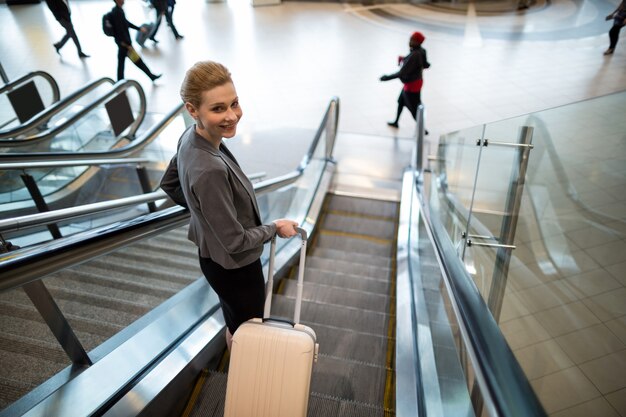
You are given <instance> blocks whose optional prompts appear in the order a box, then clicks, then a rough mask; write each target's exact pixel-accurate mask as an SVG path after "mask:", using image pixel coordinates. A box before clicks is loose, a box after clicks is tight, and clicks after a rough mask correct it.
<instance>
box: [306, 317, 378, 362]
mask: <svg viewBox="0 0 626 417" xmlns="http://www.w3.org/2000/svg"><path fill="white" fill-rule="evenodd" d="M310 326H311V327H312V328H313V329H315V334H316V335H317V340H318V341H319V344H320V353H322V354H324V355H327V356H332V357H337V358H343V359H348V360H354V361H360V362H367V363H372V364H375V365H379V366H385V365H386V362H387V346H388V342H389V339H388V338H387V337H385V336H380V335H375V334H371V333H363V332H356V331H354V330H350V329H345V328H340V327H335V326H328V325H322V324H319V323H310Z"/></svg>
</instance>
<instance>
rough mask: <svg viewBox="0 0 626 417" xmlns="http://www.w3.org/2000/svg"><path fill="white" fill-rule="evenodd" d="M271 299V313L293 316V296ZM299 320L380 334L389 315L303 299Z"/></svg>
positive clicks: (280, 315)
mask: <svg viewBox="0 0 626 417" xmlns="http://www.w3.org/2000/svg"><path fill="white" fill-rule="evenodd" d="M272 300H273V301H272V315H275V316H278V317H285V318H292V317H293V311H294V307H295V299H294V298H291V297H286V296H284V295H274V297H273V299H272ZM301 320H302V322H303V323H305V324H307V323H308V322H312V323H320V324H325V325H331V326H337V327H343V328H346V329H354V330H355V331H358V332H367V333H374V334H381V335H382V334H386V332H387V323H388V322H389V315H388V314H386V313H380V312H377V311H370V310H362V309H358V308H352V307H345V306H338V305H333V304H323V303H315V302H311V301H303V302H302V313H301ZM313 330H315V329H313Z"/></svg>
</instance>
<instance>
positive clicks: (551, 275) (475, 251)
mask: <svg viewBox="0 0 626 417" xmlns="http://www.w3.org/2000/svg"><path fill="white" fill-rule="evenodd" d="M625 112H626V93H618V94H613V95H609V96H606V97H601V98H598V99H593V100H587V101H584V102H579V103H574V104H571V105H567V106H563V107H559V108H554V109H550V110H545V111H541V112H537V113H533V114H530V115H524V116H520V117H516V118H513V119H507V120H503V121H500V122H497V123H491V124H488V125H486V126H485V137H486V138H488V139H490V140H493V141H502V142H516V141H517V138H518V136H519V134H520V128H521V127H522V126H530V127H532V128H533V132H532V142H533V145H534V147H533V149H532V150H531V151H530V154H529V159H528V167H527V168H528V170H527V173H526V176H525V184H524V189H523V193H522V197H521V204H520V207H519V213H518V218H517V219H516V228H515V234H514V241H513V244H514V246H515V249H512V250H510V251H509V253H510V261H509V262H507V263H506V264H502V262H501V261H502V259H503V255H505V254H506V250H503V249H502V248H494V247H485V246H471V247H469V248H467V249H466V252H465V265H466V268H467V270H468V271H469V272H470V273H471V274H472V276H473V277H474V280H475V283H476V285H477V287H478V288H479V290H480V292H481V294H482V295H483V297H484V298H485V300H486V301H488V303H489V305H490V307H492V306H497V305H500V306H501V307H500V308H499V309H498V308H496V309H494V310H493V311H495V312H496V314H495V316H496V319H497V320H498V321H499V324H500V327H501V329H502V332H503V334H504V335H505V337H506V339H507V341H508V343H509V345H510V347H511V348H512V350H513V351H514V353H515V355H516V356H517V358H518V359H519V361H520V364H521V365H522V368H523V369H524V371H525V372H526V375H527V376H528V378H529V380H530V381H531V384H532V385H533V387H534V389H535V390H536V392H537V395H538V396H539V398H540V400H541V401H542V403H543V405H544V407H545V408H546V411H547V412H548V413H549V414H550V415H553V414H554V415H556V414H558V413H559V412H560V413H562V414H558V415H567V413H568V412H570V411H571V412H574V411H575V409H576V406H577V404H578V403H580V402H586V401H589V400H590V399H593V398H601V399H602V402H605V403H608V404H613V403H612V401H615V398H616V397H615V395H617V394H616V393H619V392H622V393H623V392H624V390H625V389H626V378H624V377H623V375H624V373H623V372H621V371H619V375H620V377H616V375H617V374H616V372H617V371H616V370H617V369H620V370H622V369H624V364H625V363H626V333H625V329H626V321H625V318H626V279H625V278H624V277H626V197H625V196H626V193H624V190H626V147H625V146H624V145H625V144H626V136H624V132H625V131H626V118H624V117H623V115H624V114H625ZM444 139H445V138H444ZM444 149H445V147H444ZM454 157H456V154H455V153H452V154H451V155H450V156H449V157H448V156H446V158H449V159H451V158H454ZM516 165H518V161H517V150H516V149H514V148H507V147H498V146H491V145H490V146H488V147H487V148H485V149H484V150H483V153H482V156H481V161H480V170H479V175H478V180H477V183H476V199H475V205H474V209H475V210H474V212H473V214H472V222H471V228H470V233H471V234H477V235H482V234H485V235H491V236H493V237H494V238H495V239H493V240H492V241H491V243H499V242H500V239H501V236H502V235H503V234H505V233H506V230H502V225H503V224H504V215H505V214H506V213H505V211H506V202H507V195H508V192H509V189H510V188H511V184H510V179H511V177H512V174H513V173H515V166H516ZM446 168H447V169H449V166H446ZM460 168H462V167H460ZM470 168H471V167H469V168H467V169H464V170H463V172H455V173H450V172H446V173H445V175H446V176H447V177H463V176H470V175H471V174H472V173H473V172H474V171H472V170H471V169H470ZM438 175H439V176H440V177H441V176H442V175H444V174H443V173H441V172H438ZM462 191H463V190H462V189H461V194H462ZM439 195H440V196H441V195H442V193H441V192H439ZM462 195H463V194H462ZM461 198H462V197H459V199H461ZM448 207H450V204H447V205H446V204H443V203H442V204H439V205H438V207H436V208H435V209H440V210H447V209H448ZM509 214H515V213H509ZM447 215H448V216H453V215H456V216H460V217H461V218H460V219H458V220H457V222H459V223H462V222H463V221H466V219H463V214H462V213H461V212H457V213H456V214H452V213H448V214H447ZM454 239H456V236H455V237H454V238H453V240H454ZM483 242H485V243H489V242H487V241H483ZM498 259H500V261H498ZM498 285H500V286H501V289H500V290H499V291H498V290H496V289H495V287H497V286H498ZM557 387H559V388H560V389H565V390H574V389H575V390H576V393H577V394H576V398H573V397H571V396H568V397H567V398H565V397H563V398H558V399H556V398H554V396H553V395H552V393H553V392H554V391H553V390H555V389H557Z"/></svg>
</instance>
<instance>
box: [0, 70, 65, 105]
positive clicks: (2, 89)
mask: <svg viewBox="0 0 626 417" xmlns="http://www.w3.org/2000/svg"><path fill="white" fill-rule="evenodd" d="M35 77H42V78H43V79H45V80H46V81H48V82H49V83H50V87H52V102H53V103H56V102H57V101H59V99H60V98H61V93H60V91H59V84H58V83H57V81H56V80H55V79H54V77H53V76H52V75H50V74H48V73H47V72H45V71H32V72H29V73H28V74H26V75H24V76H23V77H20V78H18V79H17V80H13V81H10V82H8V83H6V84H5V85H3V86H2V87H0V94H4V93H6V92H9V91H11V90H13V89H14V88H15V87H17V86H18V85H20V84H24V83H25V82H26V81H28V80H30V79H31V78H35Z"/></svg>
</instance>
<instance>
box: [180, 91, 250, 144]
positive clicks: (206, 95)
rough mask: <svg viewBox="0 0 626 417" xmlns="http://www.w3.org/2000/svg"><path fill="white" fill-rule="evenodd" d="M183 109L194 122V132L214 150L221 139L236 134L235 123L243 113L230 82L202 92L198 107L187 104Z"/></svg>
mask: <svg viewBox="0 0 626 417" xmlns="http://www.w3.org/2000/svg"><path fill="white" fill-rule="evenodd" d="M185 107H186V108H187V111H189V114H190V115H191V117H193V118H194V119H195V120H196V132H197V133H198V134H199V135H200V136H202V137H203V138H205V139H207V140H208V141H209V142H210V143H211V144H213V145H214V146H215V147H216V148H217V147H219V144H220V142H221V140H222V138H232V137H233V136H235V134H236V133H237V123H239V120H240V119H241V116H242V115H243V112H242V110H241V107H239V97H237V91H236V90H235V86H234V85H233V83H232V82H227V83H225V84H222V85H219V86H217V87H213V88H211V89H210V90H205V91H203V92H202V101H201V103H200V105H199V106H198V107H196V106H194V105H193V104H191V103H189V102H187V103H185Z"/></svg>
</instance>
